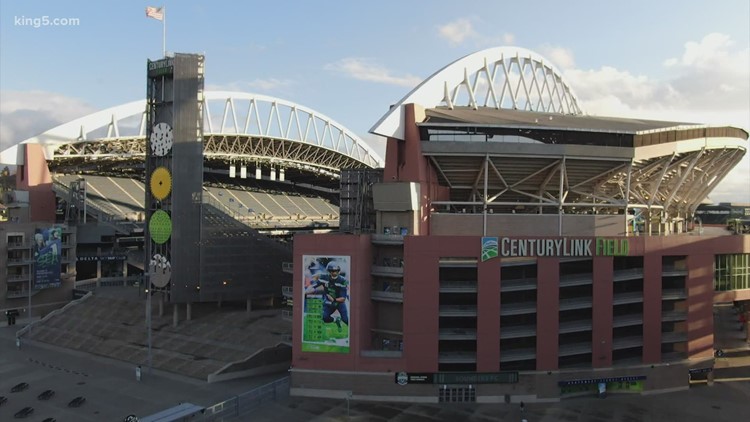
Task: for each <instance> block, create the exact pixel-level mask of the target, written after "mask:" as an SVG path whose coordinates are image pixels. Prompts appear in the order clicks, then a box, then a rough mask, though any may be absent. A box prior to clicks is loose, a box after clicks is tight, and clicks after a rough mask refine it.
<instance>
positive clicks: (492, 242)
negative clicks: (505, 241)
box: [482, 237, 497, 262]
mask: <svg viewBox="0 0 750 422" xmlns="http://www.w3.org/2000/svg"><path fill="white" fill-rule="evenodd" d="M492 258H497V237H482V262H484V261H487V260H490V259H492Z"/></svg>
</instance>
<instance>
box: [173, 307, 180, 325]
mask: <svg viewBox="0 0 750 422" xmlns="http://www.w3.org/2000/svg"><path fill="white" fill-rule="evenodd" d="M179 320H180V305H178V304H176V303H175V304H174V305H173V306H172V326H173V327H177V322H178V321H179Z"/></svg>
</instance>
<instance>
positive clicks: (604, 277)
mask: <svg viewBox="0 0 750 422" xmlns="http://www.w3.org/2000/svg"><path fill="white" fill-rule="evenodd" d="M613 261H614V259H613V258H612V257H595V258H594V262H593V266H594V268H593V271H594V274H593V275H594V279H593V282H594V286H593V287H594V289H593V299H594V303H593V310H592V312H593V315H592V316H593V318H592V327H593V329H592V338H591V346H592V355H591V358H592V366H593V367H594V368H607V367H609V366H612V352H613V348H612V340H613V338H612V325H613V324H612V323H613V319H614V316H613V315H612V308H613V301H614V298H613V290H614V285H613V279H614V270H613Z"/></svg>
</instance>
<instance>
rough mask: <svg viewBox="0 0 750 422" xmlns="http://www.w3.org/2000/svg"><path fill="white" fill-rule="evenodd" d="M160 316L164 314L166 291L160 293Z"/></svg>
mask: <svg viewBox="0 0 750 422" xmlns="http://www.w3.org/2000/svg"><path fill="white" fill-rule="evenodd" d="M159 316H160V317H162V316H164V293H162V294H160V295H159Z"/></svg>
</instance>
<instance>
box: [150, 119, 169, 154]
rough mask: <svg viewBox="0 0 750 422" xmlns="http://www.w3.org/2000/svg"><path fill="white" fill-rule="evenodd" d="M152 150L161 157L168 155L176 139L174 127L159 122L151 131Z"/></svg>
mask: <svg viewBox="0 0 750 422" xmlns="http://www.w3.org/2000/svg"><path fill="white" fill-rule="evenodd" d="M150 141H151V152H152V153H153V154H154V155H156V156H159V157H163V156H165V155H167V153H168V152H169V150H171V149H172V143H173V141H174V138H173V135H172V127H171V126H169V124H168V123H164V122H161V123H157V124H155V125H154V127H153V130H152V131H151V139H150Z"/></svg>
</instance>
